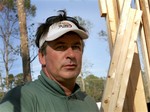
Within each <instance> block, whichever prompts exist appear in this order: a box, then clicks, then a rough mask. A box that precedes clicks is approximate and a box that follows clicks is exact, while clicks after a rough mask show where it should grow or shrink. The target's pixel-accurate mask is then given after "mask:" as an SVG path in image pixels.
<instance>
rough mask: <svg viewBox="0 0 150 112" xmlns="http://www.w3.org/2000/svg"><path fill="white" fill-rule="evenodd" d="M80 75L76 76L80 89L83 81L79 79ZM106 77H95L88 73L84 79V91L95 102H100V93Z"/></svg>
mask: <svg viewBox="0 0 150 112" xmlns="http://www.w3.org/2000/svg"><path fill="white" fill-rule="evenodd" d="M81 78H82V77H78V78H77V83H78V84H79V85H80V87H81V90H82V89H83V88H82V87H83V84H82V83H83V82H82V80H81ZM105 81H106V79H105V78H104V77H100V78H99V77H97V76H94V75H88V76H87V77H86V78H85V79H84V83H85V92H86V93H87V94H88V95H90V96H92V97H93V98H94V99H95V100H96V101H97V102H100V101H101V99H102V94H103V90H104V85H105Z"/></svg>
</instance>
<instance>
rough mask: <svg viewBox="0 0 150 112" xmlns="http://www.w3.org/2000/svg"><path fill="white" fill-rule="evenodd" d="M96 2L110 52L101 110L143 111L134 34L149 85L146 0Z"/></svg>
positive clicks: (149, 23) (149, 21)
mask: <svg viewBox="0 0 150 112" xmlns="http://www.w3.org/2000/svg"><path fill="white" fill-rule="evenodd" d="M98 2H99V6H100V12H101V17H105V18H106V23H107V32H108V40H109V48H110V55H111V62H110V66H109V70H108V75H107V80H106V85H105V89H104V93H103V98H102V105H101V112H147V111H148V110H147V102H146V98H145V92H144V86H143V80H142V74H141V62H140V58H139V52H138V51H139V49H138V44H137V37H138V36H140V39H141V46H142V52H143V53H142V54H143V58H144V68H145V73H146V79H147V82H149V84H150V12H149V10H150V9H149V6H150V0H98ZM149 93H150V90H149Z"/></svg>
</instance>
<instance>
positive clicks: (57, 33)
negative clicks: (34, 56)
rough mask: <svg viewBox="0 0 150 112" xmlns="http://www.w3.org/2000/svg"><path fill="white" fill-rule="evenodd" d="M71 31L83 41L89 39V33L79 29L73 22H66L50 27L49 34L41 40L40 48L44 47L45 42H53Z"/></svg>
mask: <svg viewBox="0 0 150 112" xmlns="http://www.w3.org/2000/svg"><path fill="white" fill-rule="evenodd" d="M70 31H72V32H75V33H77V34H78V35H79V36H80V37H81V38H82V39H87V38H88V33H87V32H85V31H83V30H81V29H79V28H78V27H77V26H76V25H75V24H74V23H73V22H71V21H67V20H64V21H60V22H58V23H54V24H52V25H51V26H50V27H49V30H48V33H47V34H45V35H42V36H41V38H40V40H39V48H41V47H42V45H43V44H44V42H45V41H53V40H55V39H57V38H59V37H61V36H62V35H64V34H65V33H67V32H70Z"/></svg>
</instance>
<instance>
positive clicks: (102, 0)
mask: <svg viewBox="0 0 150 112" xmlns="http://www.w3.org/2000/svg"><path fill="white" fill-rule="evenodd" d="M98 4H99V8H100V15H101V17H106V14H107V8H106V1H105V0H98Z"/></svg>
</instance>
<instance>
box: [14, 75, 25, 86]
mask: <svg viewBox="0 0 150 112" xmlns="http://www.w3.org/2000/svg"><path fill="white" fill-rule="evenodd" d="M23 83H24V81H23V73H19V74H17V75H16V76H15V86H18V85H22V84H23Z"/></svg>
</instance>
